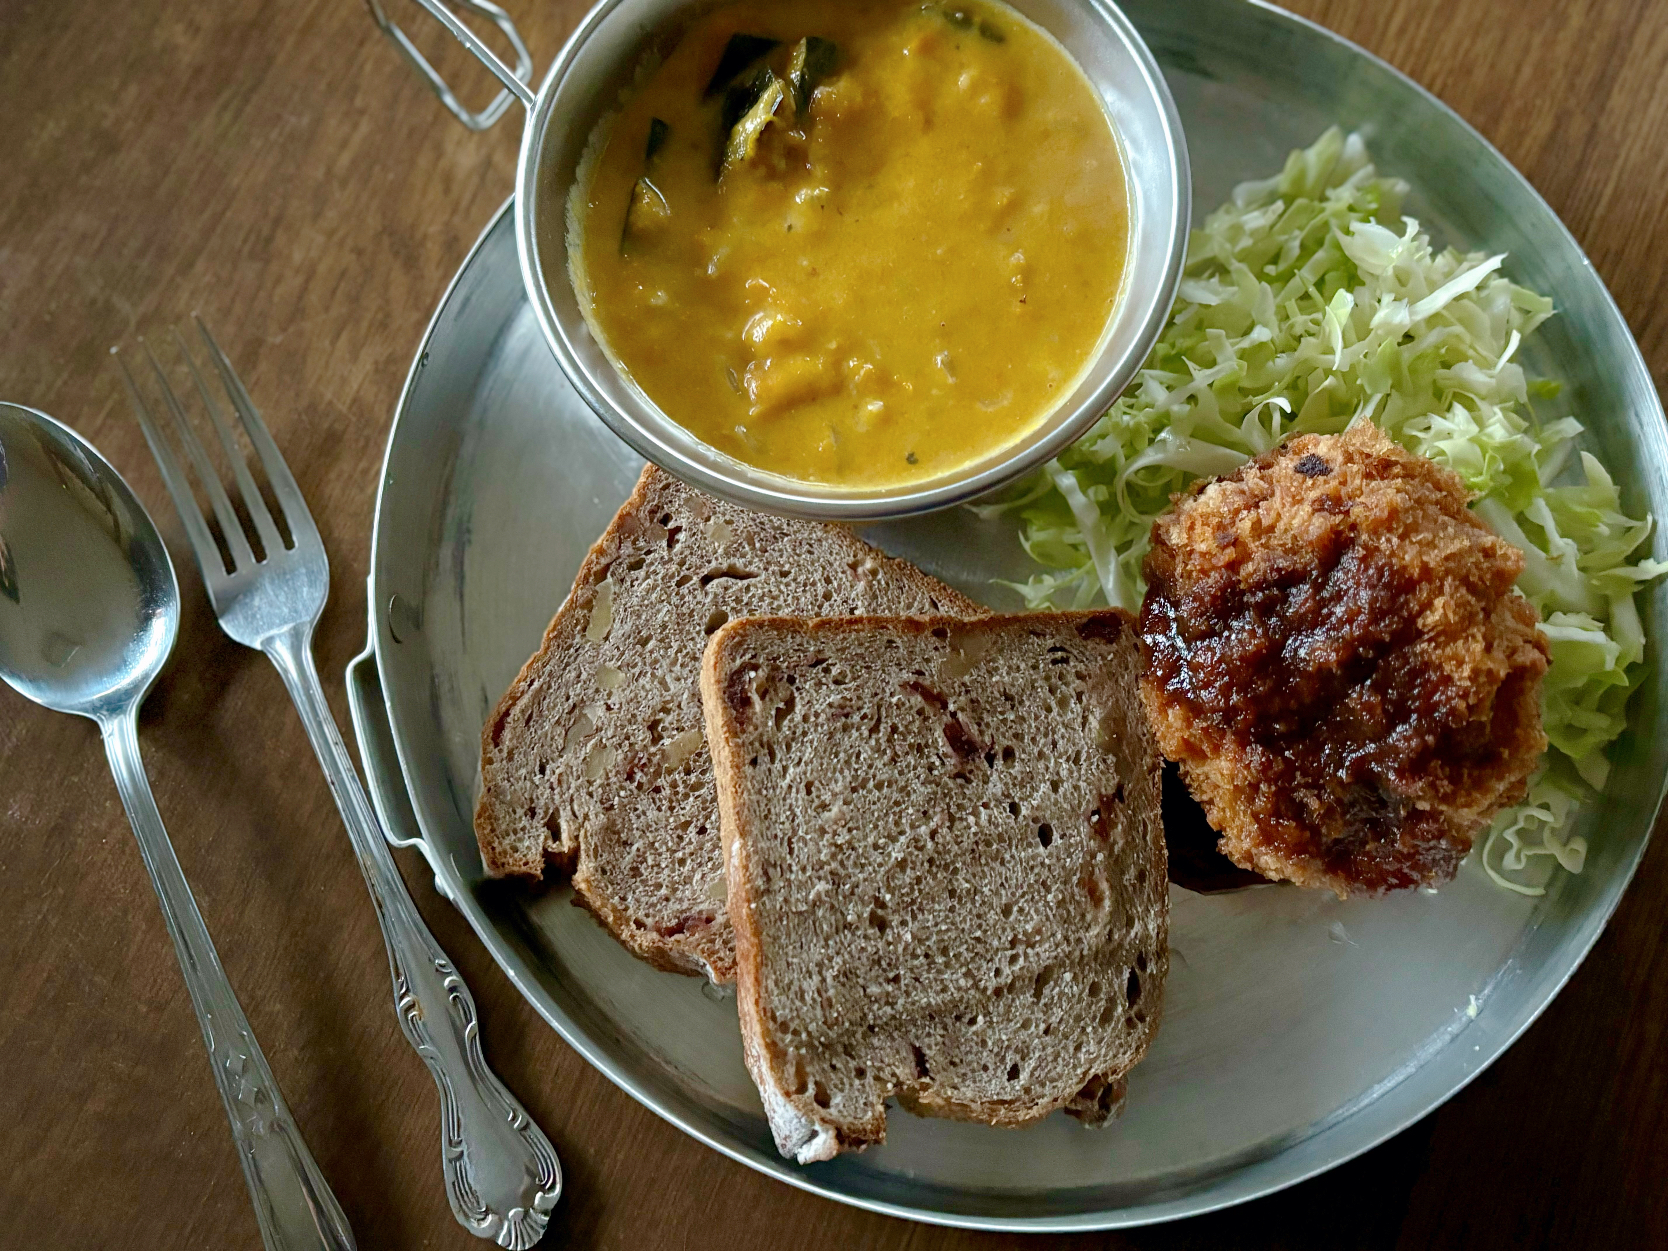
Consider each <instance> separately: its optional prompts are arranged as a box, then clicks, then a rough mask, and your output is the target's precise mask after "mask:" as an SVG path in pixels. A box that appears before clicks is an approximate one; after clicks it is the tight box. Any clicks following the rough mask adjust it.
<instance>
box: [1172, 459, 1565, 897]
mask: <svg viewBox="0 0 1668 1251" xmlns="http://www.w3.org/2000/svg"><path fill="white" fill-rule="evenodd" d="M1221 484H1227V485H1226V486H1225V487H1224V488H1223V489H1222V490H1217V491H1214V492H1211V493H1209V494H1207V493H1206V490H1205V489H1204V488H1201V489H1198V490H1196V491H1195V492H1194V493H1193V494H1192V495H1190V496H1189V497H1187V498H1185V499H1183V500H1181V501H1180V502H1179V503H1178V505H1177V508H1176V510H1175V512H1174V513H1173V514H1171V515H1170V516H1169V517H1167V518H1163V519H1160V521H1159V523H1158V524H1157V525H1156V526H1155V527H1154V542H1153V549H1152V552H1151V553H1150V555H1149V556H1148V559H1147V564H1146V569H1145V572H1146V577H1147V581H1148V587H1149V590H1148V595H1147V598H1146V602H1145V603H1144V604H1143V606H1142V612H1141V619H1140V634H1141V637H1142V643H1143V647H1144V650H1145V652H1146V655H1147V658H1148V672H1147V675H1146V678H1145V679H1144V682H1143V695H1144V698H1145V699H1146V700H1147V703H1148V706H1149V709H1150V710H1151V711H1152V712H1153V714H1154V719H1155V724H1156V725H1157V726H1158V727H1159V731H1160V733H1159V737H1160V743H1161V746H1163V748H1164V750H1165V753H1166V754H1167V755H1169V756H1171V757H1173V758H1176V759H1179V760H1180V761H1181V765H1182V773H1183V776H1184V777H1186V778H1187V781H1188V782H1189V784H1190V785H1191V786H1192V787H1193V789H1194V790H1195V791H1196V792H1199V793H1200V798H1201V799H1202V800H1203V802H1204V805H1205V808H1206V810H1207V811H1208V812H1209V814H1210V816H1211V820H1212V824H1213V825H1215V826H1217V827H1218V828H1220V829H1222V830H1223V831H1224V833H1225V834H1226V835H1227V836H1228V837H1227V838H1226V839H1225V846H1226V849H1227V850H1228V851H1229V853H1230V854H1231V855H1233V857H1234V859H1235V860H1236V861H1237V862H1239V863H1241V864H1242V865H1246V866H1247V867H1249V866H1250V864H1251V863H1253V862H1255V863H1256V864H1257V867H1259V868H1261V869H1264V870H1265V871H1267V869H1268V868H1269V867H1271V866H1273V867H1275V868H1277V870H1278V874H1277V875H1278V876H1290V877H1292V878H1293V879H1294V880H1298V881H1304V882H1306V884H1309V885H1327V886H1331V887H1332V888H1333V889H1335V890H1339V891H1340V892H1341V893H1345V892H1347V893H1368V894H1378V893H1381V892H1383V891H1387V890H1395V889H1401V888H1406V887H1410V886H1416V885H1420V884H1429V883H1435V882H1441V881H1446V880H1448V879H1449V878H1451V877H1452V876H1453V875H1454V873H1455V872H1456V871H1457V869H1458V867H1459V863H1460V861H1461V860H1463V859H1464V857H1465V855H1466V853H1467V852H1468V851H1469V850H1470V846H1471V834H1472V833H1473V832H1474V830H1475V829H1476V828H1477V827H1478V826H1479V825H1480V824H1481V822H1482V821H1483V820H1484V819H1486V817H1487V815H1488V814H1489V813H1491V812H1492V811H1494V810H1495V809H1497V808H1498V807H1500V806H1502V805H1503V803H1505V802H1511V801H1512V800H1513V799H1514V798H1515V797H1516V796H1518V795H1521V793H1522V786H1523V782H1524V779H1526V778H1527V776H1528V773H1529V771H1530V770H1531V769H1532V767H1533V764H1534V760H1535V758H1536V757H1538V755H1539V753H1540V752H1541V751H1542V750H1544V746H1545V739H1544V737H1543V736H1542V735H1541V733H1540V723H1539V705H1538V687H1539V681H1540V675H1541V673H1542V672H1543V671H1544V669H1545V646H1544V643H1542V642H1541V641H1540V639H1539V638H1538V636H1537V635H1536V632H1535V629H1534V620H1535V618H1534V611H1533V609H1532V608H1530V607H1529V605H1528V604H1527V602H1526V601H1523V600H1522V599H1521V597H1518V596H1516V595H1515V594H1514V593H1513V592H1512V590H1511V587H1512V583H1513V581H1514V579H1515V578H1516V575H1517V573H1518V572H1519V571H1520V570H1521V568H1522V557H1521V555H1520V554H1519V553H1517V552H1516V551H1515V550H1514V549H1511V548H1510V547H1509V546H1507V545H1506V544H1504V543H1503V542H1502V541H1500V540H1499V539H1496V538H1495V537H1494V536H1493V535H1491V534H1489V533H1488V531H1487V530H1486V529H1484V528H1483V527H1482V526H1481V524H1480V523H1478V522H1476V521H1475V519H1474V518H1472V517H1471V515H1470V513H1469V512H1468V511H1467V510H1466V498H1465V494H1464V489H1463V487H1462V486H1461V485H1460V484H1459V480H1458V479H1457V478H1456V477H1454V476H1453V475H1452V474H1450V473H1448V471H1447V470H1443V469H1440V468H1439V467H1438V466H1436V465H1434V464H1432V463H1431V462H1429V461H1425V460H1423V458H1418V457H1413V456H1411V454H1409V453H1406V452H1403V451H1401V449H1399V448H1395V447H1394V445H1392V444H1390V443H1389V442H1388V440H1386V439H1384V438H1383V436H1382V435H1379V434H1378V433H1377V432H1376V431H1372V432H1371V433H1370V435H1368V434H1363V435H1360V436H1356V435H1354V434H1353V433H1352V434H1351V435H1345V436H1337V437H1332V438H1319V437H1309V438H1305V439H1300V440H1298V441H1297V445H1294V446H1293V447H1292V448H1290V449H1288V450H1285V451H1279V452H1275V453H1270V454H1269V455H1267V456H1265V457H1262V458H1260V459H1259V460H1257V461H1253V462H1251V464H1249V465H1247V466H1246V467H1245V468H1244V469H1242V470H1240V471H1239V472H1238V473H1236V474H1234V475H1231V476H1230V477H1228V478H1226V479H1223V480H1221ZM1218 485H1220V484H1218Z"/></svg>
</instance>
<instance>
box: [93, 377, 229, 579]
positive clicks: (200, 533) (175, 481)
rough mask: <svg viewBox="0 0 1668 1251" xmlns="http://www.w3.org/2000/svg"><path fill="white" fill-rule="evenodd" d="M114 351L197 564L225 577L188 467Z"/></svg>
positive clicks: (209, 573)
mask: <svg viewBox="0 0 1668 1251" xmlns="http://www.w3.org/2000/svg"><path fill="white" fill-rule="evenodd" d="M110 355H112V356H114V357H115V358H116V364H117V365H118V366H119V367H120V369H121V371H122V382H123V383H124V384H126V386H127V399H128V403H129V404H131V405H132V406H133V415H134V416H135V417H136V418H138V419H139V428H140V429H141V430H142V431H144V433H145V442H146V443H147V444H149V445H150V449H151V455H152V456H153V457H154V458H155V459H156V467H157V468H158V469H160V470H161V471H162V484H163V485H164V486H166V487H167V488H168V494H169V495H170V496H171V497H172V498H173V501H174V511H175V512H177V513H178V514H179V516H180V524H181V525H182V526H184V527H185V536H186V538H188V539H190V540H191V551H192V553H193V554H194V555H195V556H196V557H197V568H198V569H199V570H200V571H201V572H202V575H203V581H205V582H209V581H210V579H211V578H214V577H224V576H225V574H226V562H225V559H224V557H222V556H221V555H220V549H219V548H218V547H216V546H215V543H214V536H213V535H212V534H210V533H209V528H208V522H206V521H205V520H203V512H202V510H201V509H200V508H198V507H197V501H196V499H195V498H194V497H193V496H192V494H191V483H190V481H189V480H188V479H187V478H186V476H185V469H184V468H183V467H182V466H181V465H180V462H179V458H178V457H176V456H175V455H174V449H173V446H172V445H171V444H170V443H169V442H168V440H167V439H165V438H163V437H162V430H161V429H160V428H159V427H158V426H157V424H156V419H155V418H154V417H153V416H151V410H150V409H149V408H148V407H146V405H145V401H144V398H143V397H142V396H140V394H139V387H138V384H137V383H135V382H134V380H133V374H132V373H131V372H130V371H129V369H128V367H127V362H126V361H125V360H123V359H122V355H121V353H120V352H118V351H117V350H116V349H115V348H111V349H110Z"/></svg>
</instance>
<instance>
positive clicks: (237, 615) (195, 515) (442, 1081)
mask: <svg viewBox="0 0 1668 1251" xmlns="http://www.w3.org/2000/svg"><path fill="white" fill-rule="evenodd" d="M193 320H195V321H196V324H197V331H198V333H199V334H200V335H201V336H202V341H203V347H204V348H205V349H206V351H207V354H208V358H209V360H210V361H211V362H212V363H213V366H214V371H215V372H216V373H217V374H218V375H219V379H220V383H221V386H222V387H223V388H224V391H225V394H226V397H227V398H228V399H229V400H230V402H231V407H232V409H233V410H234V411H235V412H236V413H237V416H238V420H239V422H240V423H241V425H242V427H243V431H244V433H245V434H246V435H247V436H248V439H249V443H250V445H251V446H252V447H253V449H254V451H255V456H256V458H257V459H258V460H259V462H260V465H261V468H262V470H263V471H264V473H265V475H266V480H267V483H268V485H269V486H270V488H271V491H272V496H273V498H274V500H275V502H276V503H277V506H278V512H279V516H280V517H281V518H282V520H283V522H284V525H285V528H286V529H287V530H288V532H289V537H290V542H289V543H288V544H286V543H285V542H284V541H283V537H282V535H281V534H280V532H279V529H278V526H277V524H276V523H275V521H274V518H273V516H272V513H271V512H270V511H269V510H268V508H267V505H266V501H265V500H264V499H263V498H262V495H261V491H260V488H259V487H258V486H257V485H256V482H255V479H254V476H253V475H252V474H251V473H250V470H249V465H248V462H247V461H246V459H245V457H244V454H243V451H242V449H241V448H240V447H239V446H238V442H237V438H236V436H235V434H234V433H233V430H232V427H231V426H230V425H229V424H228V422H227V420H226V418H225V417H224V416H223V414H222V412H221V408H220V406H219V405H218V404H217V403H215V400H214V397H213V396H212V395H211V394H210V388H209V386H208V384H207V383H206V382H205V381H204V378H203V374H202V372H201V371H200V370H199V369H198V366H197V362H196V360H195V359H194V358H193V356H192V354H191V350H190V348H189V347H187V345H186V342H185V339H184V338H183V337H181V335H180V334H179V332H178V331H177V330H176V331H175V332H174V340H175V342H176V343H177V344H178V346H179V352H180V355H181V356H182V357H183V358H184V360H185V363H186V367H187V369H188V370H189V371H190V373H191V378H192V381H193V383H195V385H196V390H197V393H198V395H199V396H200V397H201V399H202V405H203V407H204V408H205V409H206V410H207V411H208V415H209V420H210V421H211V422H212V423H213V425H214V428H215V432H216V434H217V435H218V436H219V439H220V445H221V448H222V449H223V451H224V452H225V456H226V460H227V461H229V462H230V464H231V467H232V475H233V477H234V478H235V479H236V481H237V486H238V491H239V492H240V494H241V495H242V498H243V505H244V508H245V510H246V511H247V514H248V517H249V519H250V522H251V523H252V525H253V527H254V532H255V533H254V537H255V538H256V539H258V541H259V544H260V547H261V549H262V555H261V556H260V557H257V556H256V554H255V551H254V548H253V546H252V545H251V543H250V536H249V535H247V534H246V533H245V532H244V529H243V526H242V525H241V524H240V522H239V519H238V516H237V513H236V512H235V511H234V509H233V507H232V502H231V500H230V498H228V496H227V494H226V489H225V487H224V486H223V485H222V484H221V481H220V474H219V472H218V471H217V470H216V469H215V467H214V464H213V462H212V460H211V459H210V457H209V454H208V451H207V449H206V448H205V447H204V446H203V444H202V442H201V441H200V440H199V439H198V438H197V436H196V434H195V433H194V432H193V431H192V428H191V423H190V422H189V421H188V420H187V418H186V414H185V411H184V409H183V408H182V407H181V405H180V402H179V400H178V399H177V398H176V397H175V395H174V391H173V389H172V388H171V387H170V386H169V384H168V378H167V376H166V374H164V372H163V370H162V366H161V364H160V363H159V362H158V360H157V358H156V354H155V353H154V352H152V351H151V349H150V346H149V345H148V344H146V345H145V354H146V356H147V357H148V358H149V361H150V365H151V370H152V372H153V373H154V374H155V376H156V384H157V387H158V389H159V390H160V391H161V393H162V397H163V400H164V402H165V403H166V405H167V408H168V412H169V414H170V416H171V417H172V419H173V426H174V432H175V434H176V436H177V437H178V439H179V441H180V444H181V445H182V446H183V447H184V449H185V453H186V457H187V459H188V460H189V461H190V462H191V466H192V468H193V469H194V470H195V471H196V476H197V480H198V482H199V483H200V484H201V486H202V488H203V490H204V492H205V493H206V495H207V497H208V500H209V506H210V509H211V511H212V512H213V515H214V520H215V522H216V523H217V524H218V528H219V531H220V535H221V537H222V539H223V540H224V542H225V545H226V553H227V555H225V556H223V555H222V553H221V550H220V548H219V546H218V545H217V544H216V543H215V539H214V534H213V532H212V531H211V529H210V527H209V522H208V519H207V518H206V517H204V515H203V513H202V511H201V510H200V509H199V507H198V505H197V502H196V500H195V498H194V497H193V495H192V490H191V483H190V480H189V479H188V478H187V477H186V474H185V471H184V469H183V468H182V466H181V464H180V462H179V460H178V458H177V457H176V456H175V455H174V449H173V446H172V444H171V443H170V442H169V440H168V439H167V438H165V437H164V435H163V432H162V428H161V426H160V424H159V423H158V422H157V420H156V418H155V417H154V416H153V415H152V413H151V411H150V409H149V408H147V407H146V405H145V401H144V399H143V397H142V396H141V394H140V391H139V387H138V385H137V384H136V383H135V381H134V378H133V375H132V374H131V373H130V372H129V371H128V368H127V363H126V362H125V361H124V360H122V358H121V357H120V356H119V355H118V356H117V357H116V360H117V363H118V364H119V365H120V366H121V371H122V377H123V379H124V381H125V382H126V384H127V392H128V398H129V399H130V400H131V401H132V404H133V411H134V414H135V416H137V417H138V419H139V424H140V426H141V427H143V429H144V432H145V441H146V442H147V443H149V444H150V448H151V454H152V455H153V456H155V457H156V462H157V465H158V466H159V467H160V469H161V470H162V480H163V482H164V483H165V484H166V485H167V487H168V494H169V495H171V496H173V499H174V507H175V508H177V509H178V510H179V516H180V522H181V524H182V525H184V527H185V532H186V535H187V536H188V537H189V538H190V540H191V547H192V550H193V552H194V553H195V555H196V557H197V567H198V568H199V569H200V570H201V571H202V575H203V584H204V586H206V587H207V588H208V593H209V599H210V600H211V601H212V602H213V604H214V611H215V614H216V615H217V616H218V617H219V618H220V625H221V627H222V628H223V629H224V630H225V631H226V633H227V634H228V635H230V636H231V637H232V638H233V639H234V640H236V641H237V642H239V643H242V644H243V645H244V646H245V647H253V648H256V649H258V650H260V651H263V652H265V653H266V654H267V656H268V657H269V658H270V659H271V661H272V663H273V664H274V665H276V666H277V667H278V672H279V673H280V674H281V675H282V676H283V679H284V685H285V686H286V687H288V688H289V693H290V698H291V699H293V700H294V701H295V706H296V710H297V711H298V712H300V714H301V721H302V724H303V725H305V726H306V727H307V736H308V738H310V739H311V740H312V743H313V750H314V751H315V752H316V753H317V754H318V758H319V763H320V764H322V765H323V766H324V775H325V779H326V780H327V781H328V782H329V784H330V791H331V794H333V795H334V796H335V798H336V806H337V808H339V809H340V810H341V814H342V820H343V821H344V822H346V824H347V828H348V833H349V835H351V836H352V839H353V850H354V853H355V855H356V857H357V858H358V860H359V867H360V869H361V870H362V871H363V872H364V875H365V884H366V886H368V887H369V888H370V892H371V901H372V903H374V904H375V906H376V914H377V920H378V921H379V922H381V924H382V937H383V942H384V945H385V947H386V948H387V952H388V964H389V969H390V972H391V973H392V975H393V980H394V999H395V1005H396V1010H397V1013H398V1016H399V1021H400V1028H401V1029H402V1030H403V1031H404V1032H405V1036H406V1038H407V1040H408V1041H410V1043H411V1045H412V1046H413V1047H415V1048H416V1049H417V1054H418V1055H420V1056H422V1058H423V1061H424V1063H425V1064H427V1065H428V1067H429V1072H430V1074H431V1075H432V1076H433V1077H434V1083H435V1085H436V1087H438V1088H439V1091H440V1119H441V1168H442V1169H443V1170H444V1172H445V1177H446V1196H447V1198H448V1199H449V1200H450V1201H451V1204H452V1212H453V1214H454V1215H456V1216H457V1218H458V1221H459V1222H460V1223H461V1224H462V1225H463V1226H464V1228H466V1229H468V1230H469V1231H470V1232H471V1233H474V1234H476V1235H478V1236H480V1237H482V1238H490V1239H492V1240H493V1241H495V1242H497V1243H498V1245H500V1246H502V1247H510V1248H526V1247H531V1246H532V1245H533V1244H534V1243H535V1242H537V1241H538V1240H539V1238H540V1236H541V1235H542V1234H543V1233H544V1230H545V1226H546V1225H547V1224H548V1222H549V1220H550V1211H551V1209H552V1208H553V1207H555V1205H556V1200H557V1199H558V1197H559V1196H560V1195H561V1191H562V1169H561V1165H560V1164H559V1163H558V1162H557V1159H556V1152H555V1150H554V1149H553V1148H552V1147H551V1145H550V1140H549V1139H548V1138H546V1137H545V1136H544V1133H543V1132H542V1131H541V1130H540V1129H539V1127H538V1126H537V1125H535V1124H534V1123H533V1121H532V1120H531V1118H529V1117H528V1115H527V1113H526V1112H525V1111H524V1110H523V1109H522V1106H521V1104H520V1103H519V1102H517V1101H516V1098H515V1096H514V1095H512V1094H511V1093H510V1092H509V1090H507V1089H506V1088H505V1086H504V1084H503V1083H502V1082H501V1081H499V1080H498V1077H497V1075H495V1074H494V1073H493V1072H492V1070H491V1069H489V1068H488V1067H487V1064H486V1060H485V1059H484V1058H483V1056H482V1054H481V1041H480V1031H479V1026H478V1025H477V1022H476V1019H475V1001H474V999H473V998H472V997H471V996H470V994H469V988H468V987H467V986H465V985H464V983H463V979H462V978H461V977H459V976H458V974H457V971H456V970H455V969H454V968H453V967H452V962H451V961H450V960H449V959H448V958H447V956H446V953H445V952H444V951H442V950H441V949H440V944H439V943H437V942H436V941H435V939H434V935H432V934H431V933H429V930H428V927H427V926H426V925H425V924H424V923H423V919H422V917H421V916H420V915H419V914H418V912H417V908H416V906H415V905H414V904H413V903H412V902H411V896H410V895H409V894H407V892H406V889H405V883H404V881H403V880H402V879H401V878H400V875H399V870H398V869H397V868H396V867H395V864H394V858H393V856H392V854H391V853H390V852H389V849H388V843H387V840H386V839H385V838H384V837H383V833H382V827H381V825H380V824H379V823H378V821H377V818H376V814H375V813H374V811H373V810H372V808H371V805H370V803H369V801H368V800H367V799H366V797H365V792H364V790H363V788H362V787H361V786H360V785H359V775H358V774H357V773H356V772H355V771H354V768H353V763H352V761H351V760H350V759H349V758H348V754H347V749H346V748H345V747H344V746H343V745H342V736H341V734H340V733H339V732H338V731H337V729H336V722H335V719H334V718H333V717H332V716H331V713H330V707H329V705H328V704H326V703H325V700H324V691H323V689H322V688H321V687H320V685H319V676H318V671H317V669H315V668H314V666H313V629H314V627H315V626H316V625H317V624H318V620H319V616H320V614H321V613H322V612H323V611H324V602H325V597H326V595H327V594H328V592H329V587H330V565H329V561H328V559H327V558H326V556H325V551H324V544H323V542H321V541H320V539H319V532H318V528H317V526H315V525H314V524H313V516H312V513H311V512H310V511H309V510H308V508H307V502H306V500H305V499H303V498H302V495H301V491H300V489H299V488H298V487H297V486H296V484H295V478H294V477H293V476H292V475H291V473H290V470H289V466H288V465H286V464H285V463H284V458H283V456H282V455H280V454H279V451H278V447H277V444H275V443H274V442H273V441H272V436H271V435H270V434H269V433H268V432H267V428H266V425H265V423H264V422H262V420H261V416H260V414H259V413H258V412H256V411H255V406H254V404H253V403H251V402H250V399H249V393H248V392H247V391H246V390H244V387H243V383H242V382H241V381H240V380H239V378H238V376H237V374H236V372H235V371H234V370H233V369H232V365H231V362H230V361H228V360H227V359H226V355H225V353H224V352H222V351H221V350H220V346H219V344H217V343H216V342H215V341H214V337H213V336H212V335H210V334H209V332H208V328H207V327H206V326H204V325H203V323H202V320H201V319H200V318H194V319H193ZM228 557H229V560H228Z"/></svg>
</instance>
